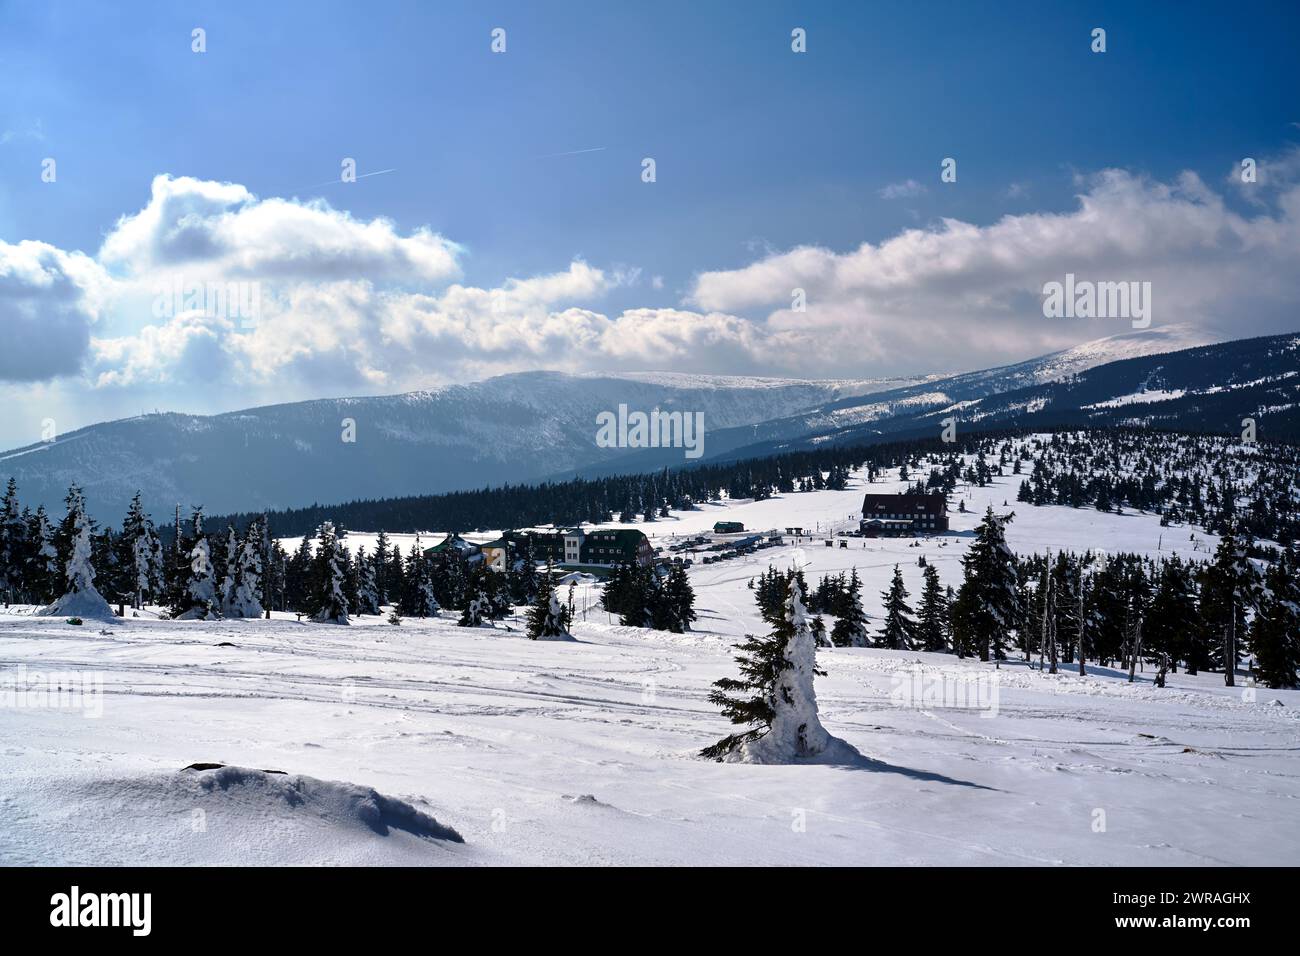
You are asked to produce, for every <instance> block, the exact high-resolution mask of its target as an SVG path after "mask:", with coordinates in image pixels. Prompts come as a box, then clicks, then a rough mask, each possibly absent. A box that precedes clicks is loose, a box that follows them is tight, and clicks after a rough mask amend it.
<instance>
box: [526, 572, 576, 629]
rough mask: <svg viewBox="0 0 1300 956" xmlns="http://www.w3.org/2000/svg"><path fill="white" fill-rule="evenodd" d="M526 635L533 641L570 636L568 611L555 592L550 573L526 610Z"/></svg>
mask: <svg viewBox="0 0 1300 956" xmlns="http://www.w3.org/2000/svg"><path fill="white" fill-rule="evenodd" d="M528 636H529V637H530V638H532V639H533V640H534V641H562V640H567V639H569V637H570V634H569V620H568V613H567V612H566V610H565V608H564V606H563V605H562V604H561V603H560V599H559V597H558V596H557V595H556V593H555V585H554V583H553V582H552V580H551V576H550V574H547V576H546V580H545V582H544V583H543V584H542V586H541V587H540V588H539V589H538V592H537V600H536V601H535V602H534V604H533V606H532V607H531V608H529V610H528Z"/></svg>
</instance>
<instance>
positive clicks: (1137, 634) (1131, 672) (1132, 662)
mask: <svg viewBox="0 0 1300 956" xmlns="http://www.w3.org/2000/svg"><path fill="white" fill-rule="evenodd" d="M1131 650H1132V652H1133V653H1132V656H1131V657H1130V658H1129V662H1128V682H1129V683H1130V684H1131V683H1133V681H1134V679H1135V677H1136V676H1137V674H1136V671H1137V662H1138V658H1139V657H1140V656H1141V655H1142V618H1141V617H1138V618H1136V619H1135V620H1134V621H1133V637H1132V641H1131Z"/></svg>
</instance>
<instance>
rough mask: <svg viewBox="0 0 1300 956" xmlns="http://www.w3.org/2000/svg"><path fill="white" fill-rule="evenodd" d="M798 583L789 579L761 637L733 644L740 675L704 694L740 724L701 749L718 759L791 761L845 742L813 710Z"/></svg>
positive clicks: (812, 664) (810, 642) (809, 647)
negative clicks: (778, 611) (779, 608)
mask: <svg viewBox="0 0 1300 956" xmlns="http://www.w3.org/2000/svg"><path fill="white" fill-rule="evenodd" d="M803 595H804V592H803V585H802V582H801V581H800V580H799V579H798V578H797V577H792V578H791V579H790V582H789V592H788V597H787V599H786V602H785V608H784V613H783V614H782V616H781V618H780V620H779V621H778V622H777V623H776V624H775V625H774V626H773V629H772V633H771V634H770V635H768V636H767V637H763V638H757V637H754V636H752V635H749V636H747V637H746V639H745V641H744V642H743V643H741V644H738V645H736V648H737V650H738V651H739V653H738V654H737V655H736V663H737V665H738V666H739V668H740V679H739V680H735V679H732V678H722V679H721V680H718V681H715V682H714V685H713V686H714V689H713V691H712V692H710V694H709V700H710V701H711V702H712V703H713V704H715V705H717V706H718V707H719V708H720V709H721V710H722V713H723V715H724V716H726V717H727V718H728V719H729V720H730V721H731V722H732V723H733V724H739V725H742V726H744V727H745V729H744V730H742V731H740V732H738V733H734V734H730V735H728V736H726V737H724V738H723V739H722V740H719V741H718V742H717V743H715V744H712V745H711V746H709V747H705V748H704V749H703V750H702V751H701V755H702V756H704V757H708V758H710V759H712V760H719V761H743V762H748V763H792V762H796V761H798V760H806V759H809V758H813V757H818V756H820V755H823V754H825V753H827V752H828V751H834V752H836V753H845V754H847V751H848V750H849V748H848V746H847V745H846V744H844V743H843V741H839V740H837V739H836V738H834V737H831V736H830V734H828V733H827V732H826V730H825V728H823V727H822V725H821V721H820V719H819V718H818V716H817V696H816V693H815V691H814V688H813V680H814V677H816V676H824V675H822V672H820V671H818V670H817V668H816V645H815V644H814V638H813V633H812V626H811V622H810V621H809V620H808V612H807V609H806V608H805V607H804V603H803Z"/></svg>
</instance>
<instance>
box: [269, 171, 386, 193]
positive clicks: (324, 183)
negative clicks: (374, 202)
mask: <svg viewBox="0 0 1300 956" xmlns="http://www.w3.org/2000/svg"><path fill="white" fill-rule="evenodd" d="M395 172H397V170H396V169H381V170H378V171H377V172H373V173H362V174H361V175H360V176H358V177H357V179H365V178H366V177H367V176H382V175H384V173H395ZM341 182H343V180H342V179H331V180H329V181H328V182H323V183H317V184H316V185H314V186H303V187H302V189H320V188H321V187H323V186H333V185H335V184H336V183H341ZM291 191H292V192H300V191H301V190H291Z"/></svg>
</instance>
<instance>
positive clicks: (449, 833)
mask: <svg viewBox="0 0 1300 956" xmlns="http://www.w3.org/2000/svg"><path fill="white" fill-rule="evenodd" d="M181 773H182V774H185V775H189V776H190V779H191V780H192V781H193V782H194V783H196V784H197V788H198V790H197V792H199V793H202V794H217V793H221V794H231V795H233V796H235V797H237V798H238V799H240V800H242V801H245V802H251V803H254V804H258V803H260V804H263V805H265V804H270V805H272V806H273V807H275V806H279V805H280V804H281V803H282V804H283V805H284V806H287V807H289V808H291V809H294V810H298V809H303V810H305V811H306V812H308V813H312V814H314V815H316V816H318V817H320V818H322V819H327V820H332V821H333V822H335V823H336V824H341V825H344V826H348V827H351V826H353V825H354V824H362V825H364V826H366V827H368V828H369V829H370V830H372V831H373V832H375V833H377V834H379V835H380V836H388V835H389V834H390V833H391V832H392V831H393V830H401V831H404V832H406V833H409V834H411V835H412V836H416V837H423V838H427V839H433V840H450V841H451V842H453V843H464V842H465V840H464V839H463V838H462V837H461V835H460V834H459V833H457V832H456V831H455V830H453V829H452V828H451V827H448V826H443V825H442V824H441V823H439V822H438V821H437V820H435V819H434V818H433V817H432V816H430V815H429V814H427V813H425V812H424V811H423V810H418V809H416V808H415V807H413V806H412V805H411V804H409V803H407V802H406V801H404V800H398V799H396V798H394V797H386V796H384V795H383V794H382V793H379V792H378V791H376V790H371V789H370V788H369V787H359V786H357V785H355V784H351V783H339V782H336V781H332V780H317V779H316V778H315V777H302V776H298V775H296V774H295V775H289V774H284V773H277V772H275V771H267V770H250V769H248V768H246V767H218V768H214V769H210V770H183V771H181ZM250 796H251V797H252V800H251V801H249V800H248V798H249V797H250Z"/></svg>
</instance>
